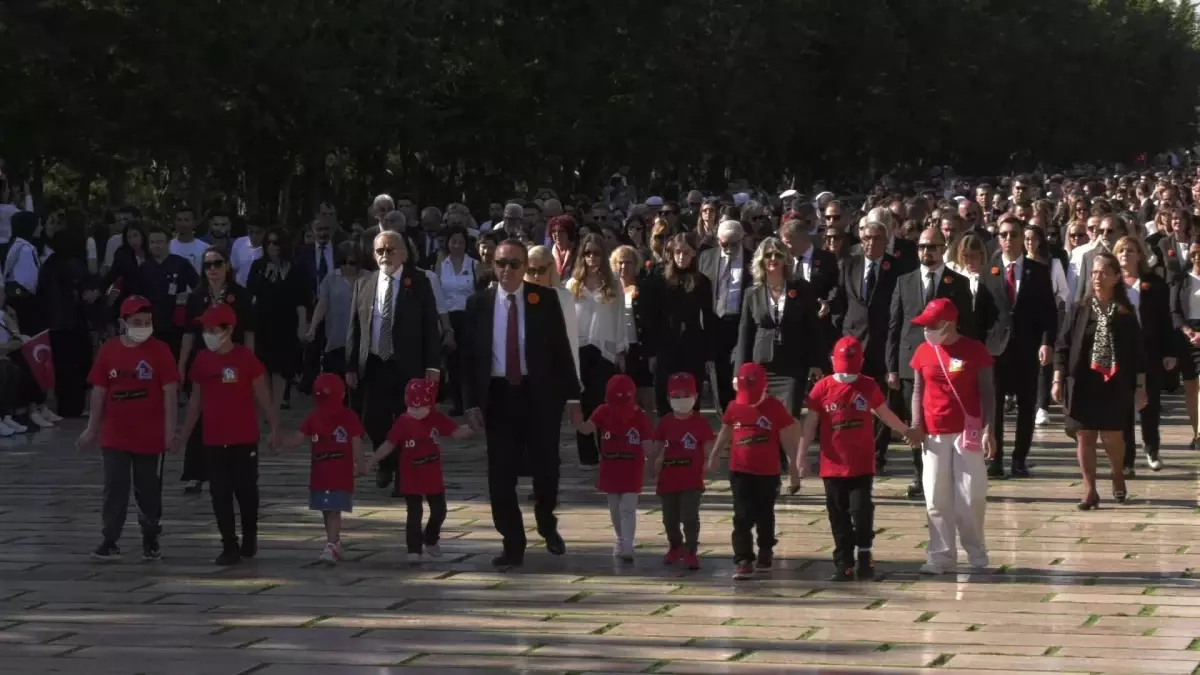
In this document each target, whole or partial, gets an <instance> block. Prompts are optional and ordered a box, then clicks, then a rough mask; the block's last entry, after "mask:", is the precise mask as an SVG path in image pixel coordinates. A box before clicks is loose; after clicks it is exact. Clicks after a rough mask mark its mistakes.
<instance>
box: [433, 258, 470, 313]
mask: <svg viewBox="0 0 1200 675" xmlns="http://www.w3.org/2000/svg"><path fill="white" fill-rule="evenodd" d="M475 264H476V261H475V259H474V258H472V257H471V256H463V261H462V269H461V270H459V271H458V272H455V271H454V263H453V262H452V261H451V260H450V256H446V259H445V260H443V261H442V264H441V265H438V279H439V280H440V281H441V284H442V294H443V295H444V296H445V298H446V311H447V312H461V311H463V310H465V309H466V308H467V298H469V297H471V296H472V295H473V294H474V293H475Z"/></svg>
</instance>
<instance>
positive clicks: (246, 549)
mask: <svg viewBox="0 0 1200 675" xmlns="http://www.w3.org/2000/svg"><path fill="white" fill-rule="evenodd" d="M238 553H239V554H241V556H242V557H243V558H253V557H254V556H256V555H258V533H256V532H245V531H243V532H242V545H241V546H240V547H239V548H238Z"/></svg>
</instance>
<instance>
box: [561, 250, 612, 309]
mask: <svg viewBox="0 0 1200 675" xmlns="http://www.w3.org/2000/svg"><path fill="white" fill-rule="evenodd" d="M589 246H591V247H594V248H595V249H596V250H597V251H599V252H600V255H598V256H596V258H598V259H599V260H600V263H599V267H600V269H598V270H597V275H598V276H599V277H600V302H602V303H607V302H612V301H613V299H615V298H616V297H617V287H618V286H619V285H620V283H621V282H620V281H618V280H617V278H616V276H615V275H614V274H613V271H612V268H611V267H609V265H608V257H607V256H605V255H604V252H605V251H606V250H608V247H607V246H605V245H604V238H603V237H601V236H600V235H598V234H589V235H587V236H585V237H584V238H583V240H582V241H580V242H579V246H578V247H576V249H575V255H577V256H579V257H578V258H577V259H576V261H575V269H574V270H572V271H571V280H570V281H568V282H567V290H568V291H570V292H571V295H573V296H575V299H576V300H578V299H579V298H580V297H582V296H583V289H584V283H583V280H584V278H585V277H586V276H587V263H586V262H585V261H584V253H585V252H586V251H587V249H588V247H589Z"/></svg>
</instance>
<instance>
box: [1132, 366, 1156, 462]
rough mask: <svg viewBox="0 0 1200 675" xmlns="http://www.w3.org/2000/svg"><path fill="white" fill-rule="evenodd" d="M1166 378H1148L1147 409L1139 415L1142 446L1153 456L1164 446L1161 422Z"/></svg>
mask: <svg viewBox="0 0 1200 675" xmlns="http://www.w3.org/2000/svg"><path fill="white" fill-rule="evenodd" d="M1164 379H1165V378H1164V377H1163V376H1161V375H1160V374H1158V373H1155V374H1154V375H1153V376H1148V377H1146V407H1145V408H1142V412H1141V413H1139V414H1140V415H1141V418H1142V444H1143V445H1144V446H1145V447H1146V451H1147V452H1149V453H1150V454H1151V455H1157V454H1158V449H1159V447H1160V445H1161V444H1162V437H1161V435H1160V433H1159V422H1160V421H1161V418H1162V390H1163V380H1164ZM1126 447H1129V446H1126Z"/></svg>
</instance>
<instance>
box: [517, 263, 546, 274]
mask: <svg viewBox="0 0 1200 675" xmlns="http://www.w3.org/2000/svg"><path fill="white" fill-rule="evenodd" d="M513 269H516V268H515V267H514V268H513ZM526 271H527V272H528V273H529V274H531V275H533V276H535V277H540V276H542V275H543V274H545V273H546V272H549V271H550V266H549V265H542V266H541V267H530V268H529V269H528V270H526Z"/></svg>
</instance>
